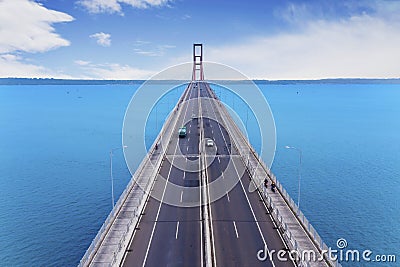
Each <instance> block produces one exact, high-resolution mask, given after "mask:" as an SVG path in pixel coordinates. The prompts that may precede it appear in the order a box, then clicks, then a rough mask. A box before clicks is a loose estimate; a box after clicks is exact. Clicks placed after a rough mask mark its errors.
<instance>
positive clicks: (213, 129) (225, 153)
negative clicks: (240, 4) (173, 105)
mask: <svg viewBox="0 0 400 267" xmlns="http://www.w3.org/2000/svg"><path fill="white" fill-rule="evenodd" d="M199 95H200V96H201V98H200V101H201V106H202V110H203V116H204V118H203V126H204V137H205V138H206V139H207V138H210V139H213V140H214V142H215V147H214V148H209V147H208V148H205V150H206V153H207V157H206V158H207V164H208V168H207V175H208V177H207V179H208V183H211V182H214V181H216V180H217V179H222V181H223V182H222V185H223V186H222V188H221V187H220V188H218V189H217V190H214V189H212V188H211V189H210V191H209V194H210V195H211V196H214V195H215V194H217V193H221V190H222V195H221V197H220V198H219V199H218V200H216V201H214V202H212V203H211V204H210V205H211V216H212V236H213V244H212V245H213V250H214V256H215V258H214V263H215V264H216V265H217V266H293V264H292V263H291V262H276V261H274V262H271V261H266V262H261V261H259V260H258V259H257V252H258V251H259V250H260V249H263V248H264V245H265V244H267V245H268V248H269V249H270V250H271V249H275V250H276V251H278V250H280V249H285V245H284V244H283V242H282V239H281V237H280V234H279V232H278V231H277V230H276V225H275V224H274V222H273V221H272V219H271V217H270V216H269V214H268V211H267V209H266V207H265V206H264V204H263V202H262V201H261V198H260V195H259V194H258V192H253V193H249V192H247V191H246V190H247V188H249V187H248V186H249V183H250V182H251V181H250V176H249V174H248V173H247V171H246V170H245V167H244V165H243V163H242V161H241V159H240V157H239V154H238V151H236V149H235V147H234V146H233V145H232V144H231V140H230V137H229V134H228V132H227V131H226V130H225V128H224V126H223V125H222V124H221V121H222V120H221V118H220V114H219V113H218V111H217V109H216V107H215V103H213V101H210V97H211V93H210V92H209V91H208V90H207V88H206V85H205V84H204V83H199V85H198V86H197V87H195V86H193V85H192V86H191V87H190V88H189V89H188V94H187V99H186V100H190V101H185V102H183V103H180V108H181V109H184V110H183V111H182V113H181V115H180V118H179V119H178V123H177V125H176V129H174V132H175V133H176V134H175V135H173V137H172V141H171V144H170V145H169V147H168V150H167V156H166V160H165V161H164V164H163V166H162V167H161V170H160V174H161V175H162V176H163V177H164V178H166V179H167V180H168V182H170V183H172V184H175V185H179V186H185V187H192V188H197V186H198V185H199V184H200V181H199V173H198V172H197V171H194V172H193V171H189V170H184V168H180V167H179V165H181V166H184V167H188V166H189V165H190V164H191V163H192V165H193V162H196V160H198V158H199V155H198V154H199V142H200V140H199V121H200V120H199V119H198V114H197V113H198V110H199V103H198V96H199ZM183 125H185V126H186V128H187V136H186V137H185V138H178V135H177V131H178V128H179V127H181V126H183ZM213 149H214V150H213ZM215 149H216V151H215ZM177 152H179V153H177ZM177 154H182V155H180V156H179V155H178V156H177ZM214 154H215V155H214ZM182 164H183V165H182ZM176 165H178V167H176ZM232 178H234V179H236V184H235V185H233V188H231V187H229V186H228V184H229V182H231V181H232ZM225 187H226V188H225ZM153 190H157V191H159V192H164V194H163V199H164V200H165V199H169V200H170V199H174V200H175V201H178V202H179V201H180V202H181V203H182V204H183V205H184V204H185V203H191V202H193V201H197V200H200V190H197V191H196V190H195V191H194V193H193V192H191V193H190V194H188V193H187V191H185V190H182V191H181V192H180V193H179V192H178V193H177V192H176V191H174V190H173V188H172V186H171V184H167V185H166V183H165V180H163V179H160V178H158V179H157V180H156V182H155V184H154V188H153ZM202 227H203V223H202V213H201V208H200V207H190V208H187V207H186V208H185V207H176V206H171V205H168V204H166V203H160V201H158V200H156V199H153V198H149V200H148V202H147V204H146V207H145V210H144V214H143V215H142V217H141V219H140V221H139V224H138V230H137V231H135V233H134V235H133V237H132V239H131V243H130V245H129V248H128V250H127V252H126V254H125V258H124V262H123V264H121V265H123V266H204V258H203V254H204V251H203V250H204V247H203V245H204V241H203V238H204V237H203V235H204V234H203V232H204V231H203V228H202Z"/></svg>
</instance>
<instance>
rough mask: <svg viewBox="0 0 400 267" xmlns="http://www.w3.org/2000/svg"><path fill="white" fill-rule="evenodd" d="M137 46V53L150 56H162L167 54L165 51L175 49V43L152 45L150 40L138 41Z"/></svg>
mask: <svg viewBox="0 0 400 267" xmlns="http://www.w3.org/2000/svg"><path fill="white" fill-rule="evenodd" d="M135 46H136V48H134V49H133V51H134V52H135V54H138V55H142V56H149V57H160V56H164V55H165V51H166V50H168V49H173V48H175V47H176V46H175V45H156V46H154V45H151V43H150V42H144V41H136V43H135Z"/></svg>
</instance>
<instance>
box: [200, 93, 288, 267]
mask: <svg viewBox="0 0 400 267" xmlns="http://www.w3.org/2000/svg"><path fill="white" fill-rule="evenodd" d="M207 96H208V97H211V94H210V92H207ZM203 102H204V104H203V105H202V106H203V109H208V111H209V112H210V110H212V113H213V114H212V115H211V116H212V117H213V118H215V119H216V120H210V124H209V125H208V127H205V129H204V132H205V136H206V137H211V138H213V139H214V142H215V145H216V146H217V147H218V150H221V152H222V153H220V154H217V157H216V158H214V159H212V158H209V160H210V161H211V160H212V163H211V164H210V166H209V168H208V176H209V182H212V181H214V180H215V179H217V178H218V179H227V177H235V178H236V179H237V181H238V183H237V184H236V185H235V186H234V187H233V189H232V190H230V191H229V189H230V188H226V194H225V195H224V196H223V197H222V198H220V199H218V200H217V201H215V202H213V203H212V204H211V211H212V216H213V221H212V224H213V226H212V227H213V233H214V247H215V258H216V265H217V266H294V264H293V263H292V262H291V261H286V262H278V261H277V260H276V258H274V262H271V261H269V260H267V261H265V262H261V261H259V260H258V259H257V252H258V251H259V250H260V249H262V248H264V245H265V244H267V245H268V248H269V250H270V251H271V250H272V249H275V250H276V251H278V250H281V249H286V247H285V245H284V243H283V241H282V239H281V237H280V233H279V232H278V231H277V230H276V225H275V224H274V222H273V221H272V219H271V217H270V216H269V214H268V212H267V209H266V207H265V206H264V204H263V202H262V201H261V198H260V195H259V194H258V192H253V193H249V192H247V191H246V190H247V188H249V187H248V186H249V183H250V182H251V181H250V176H249V174H248V172H247V171H246V170H245V167H244V165H243V163H242V161H241V160H240V158H239V157H238V156H237V155H238V153H237V151H236V150H235V149H234V148H233V147H231V142H230V139H229V136H228V133H227V131H226V130H225V129H224V126H223V125H222V120H220V119H218V115H219V114H218V111H217V109H216V107H215V103H214V102H213V101H209V100H207V99H206V100H204V101H203ZM217 121H219V122H217ZM220 147H222V149H220ZM226 154H229V155H230V158H228V157H226V156H224V155H226ZM229 160H232V161H233V162H234V164H231V165H228V162H227V161H229ZM232 165H233V166H232ZM232 167H233V168H232ZM239 177H240V179H239ZM216 191H218V192H219V191H220V190H216ZM210 194H213V193H212V192H211V193H210Z"/></svg>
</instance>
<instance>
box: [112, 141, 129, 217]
mask: <svg viewBox="0 0 400 267" xmlns="http://www.w3.org/2000/svg"><path fill="white" fill-rule="evenodd" d="M127 147H128V146H122V147H116V148H112V149H111V150H110V177H111V201H112V207H113V209H114V205H115V202H114V177H113V161H112V159H113V156H114V154H113V152H114V151H116V150H118V149H121V148H127Z"/></svg>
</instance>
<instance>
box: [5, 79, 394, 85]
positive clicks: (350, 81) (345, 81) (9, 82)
mask: <svg viewBox="0 0 400 267" xmlns="http://www.w3.org/2000/svg"><path fill="white" fill-rule="evenodd" d="M253 81H254V82H255V83H256V84H400V78H397V79H362V78H356V79H347V78H346V79H321V80H253ZM143 82H145V80H73V79H50V78H49V79H42V78H0V85H124V84H126V85H129V84H132V85H133V84H142V83H143Z"/></svg>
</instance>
